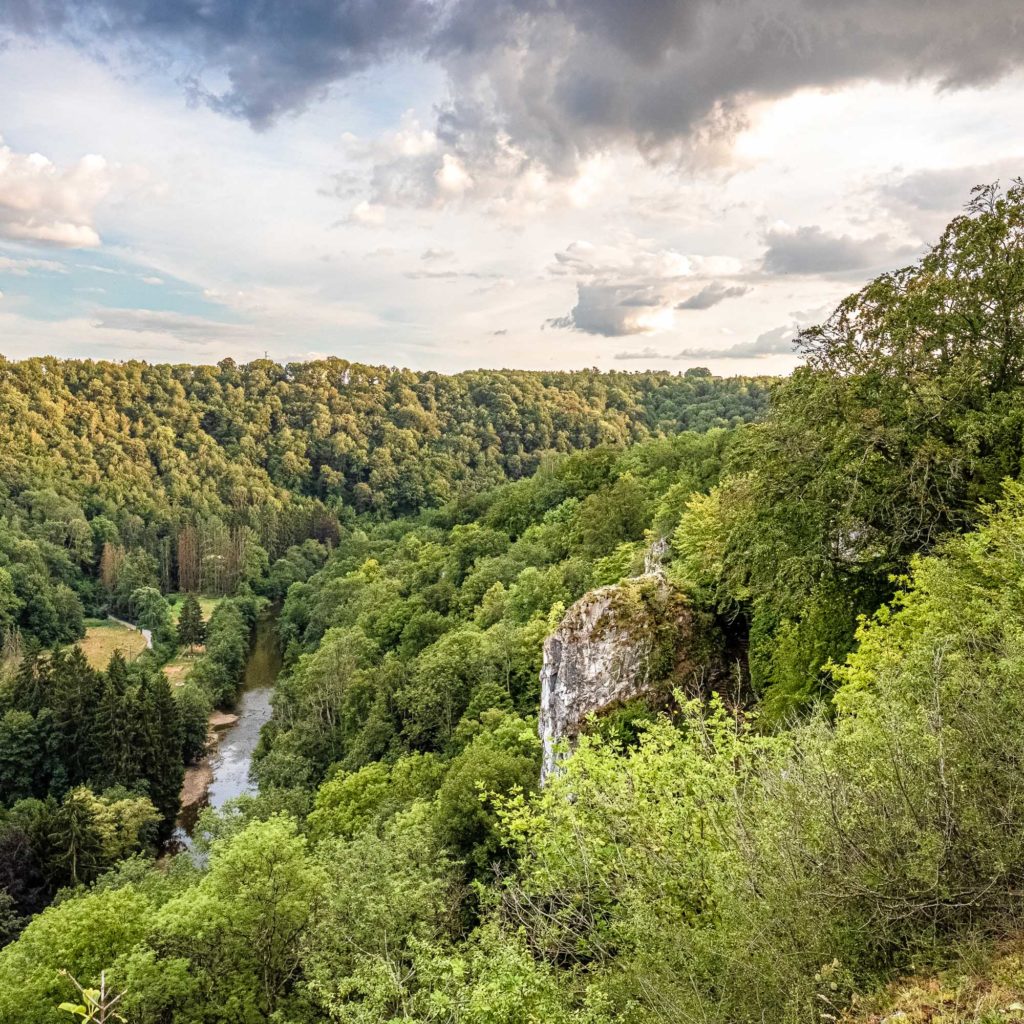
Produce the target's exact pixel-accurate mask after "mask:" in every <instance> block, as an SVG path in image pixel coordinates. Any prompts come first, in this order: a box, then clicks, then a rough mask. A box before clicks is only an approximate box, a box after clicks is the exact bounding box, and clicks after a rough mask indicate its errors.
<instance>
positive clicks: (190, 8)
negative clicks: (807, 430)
mask: <svg viewBox="0 0 1024 1024" xmlns="http://www.w3.org/2000/svg"><path fill="white" fill-rule="evenodd" d="M1022 58H1024V4H1021V3H1020V0H976V2H975V3H973V4H965V3H963V0H854V2H850V0H631V2H627V0H0V353H3V354H4V355H5V356H7V357H8V358H23V357H26V356H30V355H42V354H53V355H59V356H75V357H90V358H105V359H116V360H125V359H134V358H138V359H146V360H148V361H151V362H158V361H159V362H163V361H172V362H193V363H210V362H216V361H218V360H220V359H222V358H224V357H231V358H234V359H235V360H236V361H239V362H243V361H248V360H250V359H255V358H261V357H263V356H264V354H266V355H268V356H269V357H270V358H273V359H275V360H278V361H282V362H283V361H295V360H304V359H313V358H319V357H323V356H329V355H333V356H340V357H343V358H346V359H351V360H355V361H359V362H369V363H374V364H378V363H382V364H388V365H398V366H411V367H413V368H416V369H431V370H440V371H445V372H449V371H457V370H462V369H468V368H475V367H516V368H528V369H570V368H579V367H589V366H597V367H600V368H602V369H620V370H642V369H667V370H672V371H683V370H685V369H687V368H689V367H691V366H706V367H709V368H710V369H711V370H713V371H714V372H715V373H719V374H737V373H743V374H747V373H785V372H788V371H789V370H791V369H792V368H793V366H794V365H796V362H797V359H796V356H795V354H794V352H793V346H792V340H793V338H794V336H795V334H796V333H797V332H798V331H799V330H800V329H801V328H802V327H805V326H809V325H810V324H813V323H816V322H818V321H820V320H821V319H823V318H824V317H825V316H827V315H828V312H829V311H830V309H831V308H832V307H833V306H834V305H835V303H836V302H837V301H838V300H839V299H841V298H842V297H843V296H844V295H846V294H848V293H850V292H851V291H855V290H856V289H857V288H859V287H860V286H862V285H863V284H864V283H865V282H866V281H868V280H869V279H870V278H871V277H873V276H874V275H876V274H878V273H880V272H882V271H884V270H886V269H892V268H895V267H899V266H903V265H906V264H908V263H911V262H913V261H914V260H915V259H916V258H918V256H919V255H920V254H921V253H922V252H924V251H925V249H926V247H927V245H928V244H929V243H930V242H933V241H934V240H935V239H936V238H937V236H938V234H939V233H940V232H941V230H942V227H943V226H944V225H945V224H946V223H947V222H948V221H949V220H950V219H951V218H952V217H953V216H955V215H956V214H957V213H958V212H959V211H960V210H961V209H962V207H963V205H964V203H965V202H966V201H967V199H968V198H969V195H970V189H971V187H972V186H973V185H975V184H979V183H982V182H989V181H993V180H996V179H1000V180H1003V181H1007V180H1009V179H1010V178H1013V177H1016V176H1017V175H1020V174H1024V61H1022Z"/></svg>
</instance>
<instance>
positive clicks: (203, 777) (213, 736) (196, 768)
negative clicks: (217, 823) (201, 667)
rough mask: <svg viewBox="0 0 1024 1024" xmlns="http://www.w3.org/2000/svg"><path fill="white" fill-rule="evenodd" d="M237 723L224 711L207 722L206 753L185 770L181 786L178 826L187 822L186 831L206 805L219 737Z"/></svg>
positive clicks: (236, 720) (236, 716) (233, 716)
mask: <svg viewBox="0 0 1024 1024" xmlns="http://www.w3.org/2000/svg"><path fill="white" fill-rule="evenodd" d="M237 722H238V715H233V714H229V713H228V712H226V711H214V712H213V714H211V715H210V720H209V722H208V726H209V732H208V733H207V736H206V753H205V754H204V755H203V757H202V759H201V760H200V761H198V762H197V763H196V764H194V765H190V766H189V767H188V768H186V769H185V780H184V782H183V783H182V786H181V810H180V811H179V812H178V825H179V827H183V825H182V823H183V822H185V821H187V822H188V828H187V831H191V830H192V827H193V826H194V825H195V820H196V818H197V817H198V816H199V811H200V810H202V808H203V806H205V804H206V799H207V795H208V793H209V789H210V786H211V785H212V783H213V760H214V758H215V757H216V755H217V748H218V746H219V745H220V741H221V737H222V735H223V733H224V731H225V730H227V729H230V728H231V727H232V726H234V725H236V724H237Z"/></svg>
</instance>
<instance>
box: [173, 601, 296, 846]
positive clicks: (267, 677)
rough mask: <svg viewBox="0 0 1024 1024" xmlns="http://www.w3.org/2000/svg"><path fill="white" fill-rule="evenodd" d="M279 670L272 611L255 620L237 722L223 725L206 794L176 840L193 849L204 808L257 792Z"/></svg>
mask: <svg viewBox="0 0 1024 1024" xmlns="http://www.w3.org/2000/svg"><path fill="white" fill-rule="evenodd" d="M280 671H281V651H280V649H279V647H278V642H277V626H276V619H275V617H274V616H273V615H266V616H264V617H262V618H261V619H260V620H259V622H258V623H257V624H256V635H255V638H254V641H253V647H252V651H251V653H250V654H249V660H248V661H247V662H246V664H245V676H244V678H243V681H242V688H241V690H240V691H239V694H238V700H237V702H236V704H235V708H234V713H235V714H236V715H238V721H237V722H235V723H234V724H233V725H230V726H228V728H226V729H222V730H220V732H219V734H218V735H219V736H220V742H219V743H218V744H217V748H216V750H215V751H214V752H213V753H212V754H211V755H210V769H211V771H212V773H213V778H212V780H211V782H210V785H209V787H208V788H207V791H206V797H205V799H203V800H201V801H200V802H199V803H198V804H194V805H193V806H191V807H189V808H186V809H185V810H183V811H182V813H181V815H180V816H179V818H178V827H177V828H176V829H175V830H174V835H173V837H172V839H171V843H172V845H174V846H177V847H178V848H181V847H184V848H191V845H192V843H191V835H192V830H193V829H194V828H195V824H196V819H197V818H198V817H199V812H200V811H201V810H202V809H203V808H204V807H213V808H219V807H223V806H224V804H225V803H227V801H229V800H233V799H234V798H235V797H239V796H244V795H245V794H247V793H255V792H256V786H255V785H254V783H253V782H252V780H251V779H250V778H249V768H250V767H251V765H252V755H253V753H254V752H255V750H256V745H257V744H258V743H259V739H260V730H261V729H262V728H263V726H264V725H265V724H266V723H267V722H268V721H269V720H270V713H271V707H270V698H271V695H272V694H273V692H274V683H275V681H276V680H277V676H278V673H279V672H280Z"/></svg>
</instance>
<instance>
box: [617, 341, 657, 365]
mask: <svg viewBox="0 0 1024 1024" xmlns="http://www.w3.org/2000/svg"><path fill="white" fill-rule="evenodd" d="M671 358H672V356H671V355H669V354H668V353H666V352H658V351H657V350H656V349H653V348H651V347H650V345H648V346H647V347H646V348H642V349H640V351H639V352H616V353H615V355H613V356H612V359H620V360H624V361H625V360H630V359H671Z"/></svg>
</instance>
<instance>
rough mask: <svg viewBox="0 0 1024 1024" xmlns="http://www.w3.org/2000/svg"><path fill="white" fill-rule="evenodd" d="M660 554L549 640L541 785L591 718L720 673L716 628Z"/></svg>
mask: <svg viewBox="0 0 1024 1024" xmlns="http://www.w3.org/2000/svg"><path fill="white" fill-rule="evenodd" d="M658 556H660V552H655V551H654V550H653V549H652V557H649V558H648V561H647V564H646V566H645V568H646V569H647V571H646V572H645V573H644V574H643V575H642V576H637V577H633V578H631V579H627V580H624V581H623V582H622V583H618V584H615V585H614V586H607V587H601V588H600V589H598V590H592V591H591V592H590V593H588V594H585V595H584V596H583V597H582V598H580V600H579V601H577V602H576V603H575V604H574V605H573V606H572V607H571V608H570V609H569V610H568V611H567V612H566V614H565V616H564V617H563V619H562V622H561V623H560V625H559V627H558V629H557V630H556V631H555V632H554V633H553V634H552V635H551V636H549V637H548V638H547V640H546V641H545V642H544V664H543V668H542V669H541V706H540V723H539V727H538V731H539V733H540V738H541V741H542V743H543V746H544V759H543V764H542V767H541V782H542V783H543V782H544V780H545V779H546V778H547V777H548V775H550V773H551V772H552V770H554V768H555V764H556V760H557V749H558V747H559V745H560V744H561V743H562V742H563V741H567V742H568V745H569V746H571V745H572V744H573V742H574V740H575V739H576V737H577V736H578V735H579V734H580V732H581V731H583V730H584V729H585V727H586V724H587V722H588V720H589V719H591V718H592V717H594V716H599V715H601V714H602V713H605V712H607V711H609V710H610V709H612V708H614V707H617V706H619V705H621V704H623V703H625V702H626V701H630V700H634V699H636V698H643V699H646V700H649V701H650V702H651V703H652V704H659V703H664V702H665V701H667V700H668V699H670V698H671V695H672V691H673V690H674V689H675V688H677V687H682V688H684V689H699V690H701V691H703V690H705V689H707V688H708V686H709V685H710V684H711V682H713V681H714V680H715V679H716V678H717V677H719V676H720V675H721V672H722V667H723V666H722V658H721V656H720V654H719V653H718V648H717V645H716V644H714V643H713V642H711V641H712V636H711V634H712V633H713V629H709V625H708V624H707V623H705V622H703V621H702V620H701V619H700V618H699V616H697V615H696V614H695V612H694V611H693V609H692V607H691V605H690V603H689V602H688V600H687V599H686V596H685V595H684V594H683V593H682V592H681V591H680V590H679V589H678V588H677V587H675V586H674V585H673V584H672V583H670V582H669V581H668V579H666V577H665V576H664V574H663V573H662V571H661V568H660V558H659V557H658Z"/></svg>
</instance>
